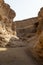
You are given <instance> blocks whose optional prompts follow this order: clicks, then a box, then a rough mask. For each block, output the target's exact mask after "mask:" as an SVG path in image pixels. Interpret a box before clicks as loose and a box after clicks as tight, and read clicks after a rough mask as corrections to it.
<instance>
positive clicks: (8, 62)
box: [0, 47, 37, 65]
mask: <svg viewBox="0 0 43 65" xmlns="http://www.w3.org/2000/svg"><path fill="white" fill-rule="evenodd" d="M0 65H37V64H36V62H35V61H34V60H33V58H31V57H30V56H27V55H26V53H25V48H23V47H21V48H20V47H19V48H8V49H6V48H0Z"/></svg>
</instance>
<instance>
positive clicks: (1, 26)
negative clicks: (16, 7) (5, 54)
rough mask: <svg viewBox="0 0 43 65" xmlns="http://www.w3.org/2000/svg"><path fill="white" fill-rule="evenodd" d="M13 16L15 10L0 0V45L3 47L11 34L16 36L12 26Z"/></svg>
mask: <svg viewBox="0 0 43 65" xmlns="http://www.w3.org/2000/svg"><path fill="white" fill-rule="evenodd" d="M15 16H16V13H15V11H13V10H12V9H11V8H10V6H9V5H8V4H6V3H5V2H4V0H0V46H3V47H4V46H5V45H7V43H8V42H9V40H10V38H11V37H12V36H13V37H14V36H16V29H15V25H14V29H13V26H12V25H13V18H14V17H15Z"/></svg>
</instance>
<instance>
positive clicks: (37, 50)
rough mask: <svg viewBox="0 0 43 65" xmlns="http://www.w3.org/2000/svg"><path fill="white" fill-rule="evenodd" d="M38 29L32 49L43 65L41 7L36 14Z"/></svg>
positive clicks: (42, 15) (42, 17)
mask: <svg viewBox="0 0 43 65" xmlns="http://www.w3.org/2000/svg"><path fill="white" fill-rule="evenodd" d="M38 21H39V25H38V29H37V35H38V42H36V43H37V44H36V45H35V47H34V48H33V50H34V53H35V54H36V56H37V58H38V59H39V60H41V62H42V64H43V7H42V8H41V9H40V11H39V13H38Z"/></svg>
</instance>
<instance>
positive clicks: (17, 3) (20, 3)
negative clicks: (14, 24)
mask: <svg viewBox="0 0 43 65" xmlns="http://www.w3.org/2000/svg"><path fill="white" fill-rule="evenodd" d="M5 2H6V3H8V4H9V5H10V6H11V8H12V9H13V10H14V11H15V12H16V17H15V18H14V20H23V19H28V18H32V17H36V16H37V15H38V12H39V10H40V8H41V7H43V0H5Z"/></svg>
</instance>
